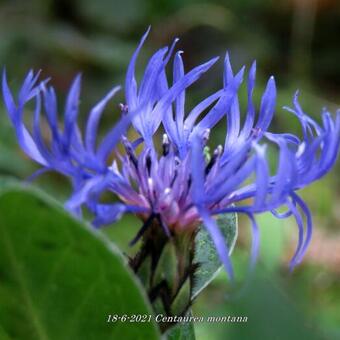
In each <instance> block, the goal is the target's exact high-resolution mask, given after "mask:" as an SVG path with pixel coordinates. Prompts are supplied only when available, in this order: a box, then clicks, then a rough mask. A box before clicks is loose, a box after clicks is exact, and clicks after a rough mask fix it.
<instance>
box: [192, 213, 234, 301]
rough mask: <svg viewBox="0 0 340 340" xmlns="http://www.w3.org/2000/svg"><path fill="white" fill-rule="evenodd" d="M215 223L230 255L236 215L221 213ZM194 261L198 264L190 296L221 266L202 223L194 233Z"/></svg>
mask: <svg viewBox="0 0 340 340" xmlns="http://www.w3.org/2000/svg"><path fill="white" fill-rule="evenodd" d="M217 224H218V226H219V227H220V230H221V232H222V234H223V236H224V237H225V241H226V244H227V246H228V248H229V255H231V253H232V251H233V249H234V245H235V243H236V239H237V230H238V229H237V215H236V214H235V213H233V214H221V215H219V216H218V217H217ZM195 242H196V246H195V257H194V261H195V262H196V263H199V264H200V266H199V268H198V270H197V271H196V274H195V279H196V280H195V285H194V287H193V292H192V298H195V297H196V296H197V295H198V294H199V293H200V292H201V291H202V290H203V289H204V288H205V287H206V286H207V285H208V284H209V283H210V282H211V281H212V280H213V279H214V278H215V276H216V275H217V273H218V272H219V270H220V269H221V268H222V263H221V261H220V259H219V257H218V254H217V253H216V248H215V245H214V242H213V241H212V239H211V237H210V235H209V233H208V232H207V230H206V229H205V228H204V226H203V225H201V226H200V229H199V231H198V233H197V235H196V240H195Z"/></svg>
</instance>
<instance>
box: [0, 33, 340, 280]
mask: <svg viewBox="0 0 340 340" xmlns="http://www.w3.org/2000/svg"><path fill="white" fill-rule="evenodd" d="M147 34H148V32H147V33H146V34H145V35H144V36H143V38H142V40H141V42H140V44H139V46H138V48H137V50H136V51H135V53H134V54H133V56H132V59H131V61H130V64H129V67H128V70H127V73H126V81H125V98H126V103H124V104H122V105H121V116H122V117H121V119H120V120H119V121H118V123H117V124H116V125H115V126H114V127H113V128H112V129H111V131H109V133H108V134H107V135H106V136H104V138H103V139H102V140H101V142H100V143H97V141H96V139H97V129H98V124H99V120H100V117H101V114H102V112H103V110H104V107H105V106H106V104H107V103H108V102H109V100H110V99H111V98H112V97H113V96H114V95H115V93H116V92H117V91H118V90H119V87H114V88H113V89H112V90H111V91H110V92H109V93H108V94H107V95H106V96H105V97H104V98H103V99H102V100H101V101H100V102H99V103H98V104H97V105H96V106H95V107H94V108H93V109H92V110H91V112H90V113H89V118H88V120H87V125H86V129H85V133H84V136H82V134H81V132H80V129H79V127H78V125H77V115H78V104H79V96H80V83H81V79H80V76H77V77H76V78H75V80H74V82H73V84H72V86H71V88H70V91H69V94H68V97H67V100H66V105H65V110H64V124H63V125H64V128H63V129H61V128H60V125H59V124H58V121H57V111H58V109H57V101H56V95H55V91H54V89H53V87H50V86H48V82H47V81H42V82H40V83H38V82H37V78H38V74H37V75H34V74H33V72H30V73H29V74H28V75H27V77H26V78H25V80H24V83H23V85H22V87H21V89H20V91H19V95H18V98H17V100H16V101H15V100H14V99H13V96H12V94H11V91H10V90H9V87H8V85H7V80H6V73H5V72H4V73H3V82H2V88H3V96H4V101H5V105H6V108H7V112H8V115H9V118H10V120H11V122H12V124H13V126H14V128H15V131H16V134H17V138H18V141H19V144H20V146H21V147H22V149H23V150H24V151H25V152H26V154H27V155H28V156H29V157H30V158H32V159H33V160H35V161H36V162H38V163H39V164H40V165H41V166H42V167H43V169H44V170H54V171H58V172H60V173H62V174H64V175H65V176H68V177H69V178H70V179H71V182H72V184H73V193H72V195H71V197H70V199H69V200H68V201H67V202H66V206H67V208H68V209H69V210H71V211H73V212H74V213H77V214H79V213H80V210H81V207H82V206H86V207H87V208H88V209H89V210H90V211H91V212H92V213H93V214H94V221H93V223H94V225H95V226H101V225H105V224H110V223H112V222H114V221H116V220H117V219H118V218H119V217H120V216H121V215H122V214H124V213H125V212H132V213H134V214H136V215H137V216H139V217H140V218H141V220H142V221H143V226H142V228H141V229H140V231H139V232H138V234H137V235H136V237H135V238H134V240H133V242H136V241H137V240H138V239H139V238H140V237H141V236H143V234H144V232H145V231H146V230H147V229H148V228H149V227H150V225H152V224H154V223H157V224H158V225H159V227H160V228H162V230H163V232H164V233H165V234H166V235H168V236H169V237H170V236H171V235H173V234H175V233H180V232H183V231H186V230H194V229H195V228H196V227H197V226H198V225H199V224H200V223H202V222H203V224H204V226H205V227H206V228H207V230H208V232H209V233H210V235H211V238H212V239H213V241H214V243H215V246H216V249H217V252H218V254H219V256H220V258H221V261H222V262H223V263H224V265H225V267H226V269H227V271H228V273H229V274H230V276H233V271H232V266H231V263H230V259H229V255H228V249H227V246H226V244H225V242H224V240H223V237H222V234H221V232H220V230H219V228H218V225H217V223H216V221H215V218H214V216H216V215H218V214H222V213H232V212H236V213H244V214H246V215H247V216H248V217H249V218H250V221H251V225H252V230H253V233H252V235H253V241H252V257H251V258H252V263H254V262H255V259H256V256H257V252H258V244H259V236H258V227H257V224H256V221H255V218H254V215H255V214H257V213H262V212H266V211H270V212H271V213H272V214H273V215H274V216H276V217H277V218H286V217H288V216H291V215H293V216H294V217H295V219H296V223H297V226H298V235H299V240H298V245H297V249H296V252H295V254H294V256H293V259H292V261H291V266H292V267H294V266H295V265H296V264H298V263H299V262H300V261H301V259H302V257H303V255H304V253H305V251H306V249H307V246H308V243H309V241H310V238H311V233H312V222H311V214H310V211H309V209H308V207H307V205H306V203H305V202H304V201H303V200H302V199H301V197H300V196H299V195H298V194H297V193H296V191H297V190H299V189H301V188H303V187H305V186H306V185H308V184H310V183H312V182H313V181H315V180H318V179H319V178H320V177H322V176H323V175H325V174H326V173H327V172H328V171H329V170H330V169H331V167H332V166H333V165H334V163H335V161H336V158H337V155H338V151H339V143H340V113H339V112H337V115H336V118H335V119H333V118H332V116H331V114H330V113H329V112H328V111H327V110H324V111H323V112H322V123H321V124H319V123H317V122H316V121H314V120H313V119H312V118H311V117H309V116H308V115H307V114H306V113H304V112H303V110H302V108H301V106H300V104H299V102H298V94H297V93H296V94H295V96H294V98H293V107H292V108H286V109H287V110H288V111H289V112H291V113H292V114H293V115H295V116H296V117H297V118H298V119H299V121H300V124H301V128H302V138H299V137H297V136H295V135H292V134H289V133H273V132H269V130H268V129H269V126H270V123H271V120H272V118H273V115H274V113H275V110H276V86H275V81H274V78H273V77H270V78H269V80H268V83H267V86H266V88H265V90H264V93H263V95H262V99H261V102H260V105H257V104H256V103H254V101H253V91H254V87H255V75H256V64H255V62H254V63H253V64H252V66H251V67H250V70H249V72H248V76H247V81H246V86H247V107H246V115H245V120H244V122H243V124H242V123H241V113H240V105H239V94H238V93H239V88H240V86H241V84H242V83H243V82H244V78H245V68H244V67H243V68H241V70H240V71H238V72H237V73H236V74H234V72H233V70H232V67H231V64H230V59H229V56H228V54H227V55H226V58H225V60H224V74H223V85H222V87H221V89H220V90H218V91H216V92H214V93H212V94H211V95H210V96H208V97H207V98H205V99H204V100H203V101H201V102H200V103H198V104H197V105H196V106H195V107H194V108H192V109H191V110H190V111H189V112H187V111H186V105H185V97H186V90H187V88H188V87H189V86H190V85H191V84H193V83H194V82H196V81H197V80H198V79H199V78H200V76H201V75H202V74H203V73H205V72H206V71H208V70H209V68H210V67H212V65H213V64H214V63H215V62H216V61H217V58H214V59H212V60H210V61H208V62H206V63H204V64H202V65H199V66H197V67H195V68H193V69H192V70H190V71H189V72H185V70H184V65H183V61H182V56H181V54H182V52H181V51H178V52H176V53H175V54H174V58H173V67H172V69H173V75H172V82H171V83H169V81H168V77H167V74H166V67H167V66H168V64H169V63H170V60H171V57H172V55H173V51H174V49H175V44H176V41H177V40H175V41H174V43H173V44H172V45H171V46H170V48H167V47H165V48H161V49H160V50H158V51H157V52H156V53H155V54H154V55H153V56H152V57H151V58H150V60H149V63H148V64H147V66H146V68H145V71H144V75H143V77H142V79H141V81H140V83H139V84H138V85H137V82H136V80H135V76H134V73H135V64H136V60H137V57H138V54H139V52H140V50H141V48H142V45H143V43H144V41H145V39H146V37H147ZM31 100H35V102H36V109H35V112H34V117H33V129H32V131H29V129H28V128H27V127H26V126H25V124H24V120H23V115H24V107H25V104H26V103H27V102H28V101H31ZM42 109H44V112H45V116H46V119H47V122H48V126H49V129H50V131H51V135H52V139H51V142H50V145H49V146H47V145H46V143H45V141H44V139H43V137H42V132H41V127H40V112H41V110H42ZM224 119H226V137H225V140H224V141H223V144H221V145H218V146H217V147H216V148H215V149H214V150H213V151H212V152H211V153H210V152H209V151H208V150H209V149H208V148H209V137H210V135H211V134H213V129H214V127H215V126H216V124H217V123H219V122H220V121H221V120H224ZM129 126H132V128H133V129H135V131H136V132H137V133H138V134H139V138H138V139H136V140H133V141H131V140H129V139H128V138H127V130H128V128H129ZM158 132H161V133H160V134H159V133H158ZM118 143H121V144H122V145H123V146H124V149H125V152H119V151H118V149H117V148H116V146H117V144H118ZM270 144H271V145H274V146H275V147H276V148H277V152H278V162H277V167H276V169H275V171H274V173H272V172H271V171H270V167H269V164H268V163H269V161H268V154H267V148H268V145H270ZM112 151H115V154H116V157H115V160H114V161H113V163H112V164H108V159H109V156H110V155H111V154H112ZM106 191H108V192H112V193H114V194H115V195H116V196H117V197H118V198H119V202H115V203H112V204H104V203H101V201H100V196H101V194H102V193H103V192H106ZM282 206H285V207H286V211H285V212H284V213H279V212H278V208H280V207H282Z"/></svg>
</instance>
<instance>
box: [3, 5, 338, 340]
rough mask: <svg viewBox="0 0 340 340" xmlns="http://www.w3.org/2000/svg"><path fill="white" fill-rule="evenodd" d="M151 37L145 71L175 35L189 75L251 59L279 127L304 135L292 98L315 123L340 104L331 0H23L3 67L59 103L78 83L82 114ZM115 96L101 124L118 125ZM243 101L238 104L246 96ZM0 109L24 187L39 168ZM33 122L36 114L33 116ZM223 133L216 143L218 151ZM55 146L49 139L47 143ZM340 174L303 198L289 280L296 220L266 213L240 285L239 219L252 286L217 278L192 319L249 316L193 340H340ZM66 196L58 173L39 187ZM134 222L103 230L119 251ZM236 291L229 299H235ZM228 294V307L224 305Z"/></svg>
mask: <svg viewBox="0 0 340 340" xmlns="http://www.w3.org/2000/svg"><path fill="white" fill-rule="evenodd" d="M149 24H151V25H152V32H151V34H150V37H149V38H148V40H147V43H146V46H145V48H144V49H143V52H142V54H141V56H140V59H139V62H138V68H137V69H138V71H137V72H139V74H140V73H141V71H142V70H143V65H145V62H146V60H147V58H148V57H149V56H150V54H151V53H152V51H154V50H155V49H157V48H159V47H161V46H163V45H167V44H169V43H171V41H172V40H173V38H174V37H176V36H178V37H180V39H181V40H180V42H179V44H178V48H179V49H183V50H184V51H185V53H184V60H185V67H186V69H190V68H191V67H194V66H195V65H197V64H199V63H201V62H204V61H206V60H207V59H209V58H211V57H213V56H215V55H219V56H223V55H224V53H225V51H226V50H228V51H229V52H230V55H231V59H232V63H233V66H234V69H235V70H236V69H238V68H240V67H241V66H242V65H243V64H246V65H247V66H250V64H251V62H252V61H253V60H254V59H256V60H257V65H258V73H257V92H256V93H257V96H259V95H260V94H261V92H262V91H263V88H264V86H265V82H266V79H268V77H269V76H270V75H272V74H273V75H275V79H276V82H277V87H278V93H279V96H278V105H277V113H276V117H275V119H274V122H273V126H272V127H271V129H272V130H281V131H286V130H290V131H292V132H295V133H300V130H299V126H298V124H297V122H296V121H295V120H294V119H293V120H292V119H290V118H291V116H290V115H288V114H286V113H284V111H283V110H282V109H281V107H282V106H283V105H290V104H291V100H292V96H293V94H294V92H295V90H296V89H300V90H301V91H300V92H301V103H302V104H303V107H304V109H305V111H306V112H308V114H310V115H311V116H313V117H314V118H315V119H316V120H319V118H320V112H321V109H322V107H324V106H327V107H328V108H329V109H330V110H331V111H333V112H334V111H335V109H336V108H337V107H338V106H339V102H340V47H339V41H340V39H339V37H340V2H339V1H336V0H287V1H284V0H279V1H274V0H272V1H270V0H267V1H266V0H253V1H251V0H242V1H241V0H231V1H222V0H219V1H218V0H215V1H212V0H210V1H193V0H173V1H165V0H125V1H109V0H96V1H94V0H76V1H67V0H61V1H57V0H26V1H24V0H22V1H14V0H13V1H0V65H6V68H7V71H8V77H9V79H10V85H11V86H12V87H13V88H18V86H19V85H20V83H21V81H22V79H23V77H24V75H25V73H26V72H27V71H28V70H29V69H30V68H33V69H35V70H38V69H42V75H43V76H44V77H45V76H46V77H47V76H51V77H52V82H53V84H54V85H55V87H56V89H57V91H58V92H59V94H60V97H59V98H60V103H61V104H62V103H63V98H64V96H65V93H66V91H67V89H68V86H69V84H70V82H71V80H72V78H73V77H74V76H75V75H76V73H78V72H80V71H81V72H82V74H83V95H82V103H81V108H82V117H83V118H85V117H86V113H87V112H88V110H89V109H90V107H91V105H93V104H94V103H95V102H96V101H97V100H99V99H100V98H101V97H102V96H103V95H104V94H105V92H106V91H108V90H109V89H110V88H111V87H112V86H113V85H114V84H123V82H124V74H125V70H126V67H127V64H128V61H129V59H130V56H131V54H132V52H133V50H134V48H135V47H136V44H137V42H138V40H139V39H140V37H141V35H142V34H143V32H144V31H145V30H146V28H147V27H148V25H149ZM221 72H222V63H221V62H220V63H219V65H218V66H216V67H214V68H213V69H212V70H211V72H210V73H209V75H207V76H204V77H203V78H202V80H201V81H200V82H199V84H198V85H195V86H194V87H193V88H192V91H191V92H190V94H189V103H190V102H194V101H197V100H200V99H203V98H204V96H205V95H207V94H209V93H211V91H212V90H213V89H214V88H217V87H218V86H220V85H221V81H222V76H221ZM119 99H121V100H123V99H122V98H118V99H117V101H116V103H115V104H111V107H110V108H109V110H108V112H107V114H106V115H105V118H104V124H103V126H102V130H105V126H104V125H105V124H106V122H107V123H109V124H112V122H113V121H114V120H116V119H117V117H118V116H119V110H118V108H117V106H118V103H119ZM241 102H242V98H241ZM3 111H4V108H3V107H2V106H1V112H0V174H2V175H11V176H15V177H17V178H20V179H23V178H25V177H27V176H28V175H29V174H30V173H31V172H32V171H33V170H34V169H35V165H33V164H32V163H31V162H30V161H28V160H27V159H26V157H25V156H24V155H23V154H22V152H21V151H20V150H19V148H18V147H17V145H16V141H15V137H14V134H13V132H12V130H11V128H10V124H9V122H8V120H7V118H6V117H5V114H4V112H3ZM27 114H28V115H29V112H28V113H27ZM223 133H224V130H223V129H220V130H219V131H217V133H216V134H215V137H214V138H215V140H216V142H218V140H219V139H220V138H222V137H223ZM47 138H48V137H47ZM338 172H339V165H337V167H336V168H335V169H334V170H333V172H332V174H330V175H329V176H327V177H326V178H325V179H323V180H321V181H319V182H318V183H315V184H314V185H313V186H312V187H310V188H308V189H306V190H304V191H303V193H302V195H303V197H304V198H305V199H306V201H307V202H308V203H309V205H310V207H311V210H312V212H313V217H314V226H315V232H314V238H313V241H312V244H311V247H310V249H309V251H308V253H307V255H306V258H305V261H304V262H303V264H302V265H301V266H300V267H299V268H297V269H296V270H295V271H294V272H293V273H292V274H291V273H289V272H288V269H287V263H288V261H289V257H290V256H291V255H292V254H293V251H294V246H295V243H296V237H297V228H296V226H295V224H294V221H292V220H287V221H277V220H275V219H273V218H272V217H271V216H270V215H266V214H265V215H261V216H259V218H258V222H259V225H260V228H261V238H262V240H261V241H262V242H261V258H260V260H259V263H258V266H257V271H256V273H257V274H256V277H255V278H253V280H252V281H249V280H246V279H245V272H246V263H247V258H248V253H249V226H248V222H247V221H246V220H243V219H240V226H239V229H240V230H239V231H240V237H239V239H238V242H237V245H236V250H235V251H234V255H233V261H234V265H235V268H236V272H237V275H238V277H239V281H240V282H241V283H242V282H245V281H246V282H248V289H247V290H246V292H245V293H243V294H242V295H241V297H237V296H236V294H233V293H230V287H229V284H228V282H227V280H226V277H225V274H224V273H221V275H219V276H218V278H217V279H216V280H215V282H214V283H213V284H212V285H211V287H209V288H208V289H207V290H206V291H205V293H204V294H203V295H202V296H201V297H199V298H198V300H197V302H196V304H195V306H194V313H195V314H196V315H204V316H208V315H216V316H217V315H219V316H225V315H246V316H248V317H249V322H248V323H247V324H206V323H203V324H197V325H196V334H197V338H198V339H202V340H204V339H226V338H229V339H293V338H294V339H295V338H296V339H298V338H308V339H314V338H315V339H320V338H323V339H339V338H340V230H339V227H340V210H339V202H340V195H339V192H340V185H339V178H338V176H337V174H338ZM36 184H37V185H39V186H42V187H43V188H44V189H45V190H47V191H49V192H51V193H52V194H54V195H55V196H57V197H60V198H64V197H65V195H66V194H67V192H68V186H67V184H66V182H65V181H64V180H62V178H60V177H59V176H57V175H51V176H45V177H42V178H41V179H39V180H38V181H37V182H36ZM130 223H131V220H129V219H128V220H123V221H122V222H120V223H119V225H118V226H116V227H115V228H111V229H108V233H109V234H110V236H112V237H113V238H114V239H115V241H116V242H117V243H118V244H120V245H121V246H122V247H123V248H124V247H125V246H126V243H127V242H128V240H129V239H131V235H132V232H131V229H129V224H130ZM228 292H229V294H228ZM230 294H231V296H232V297H231V298H230V297H229V296H230Z"/></svg>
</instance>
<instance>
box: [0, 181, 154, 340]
mask: <svg viewBox="0 0 340 340" xmlns="http://www.w3.org/2000/svg"><path fill="white" fill-rule="evenodd" d="M0 216H1V219H0V325H1V327H2V328H0V335H1V334H2V333H3V334H6V335H7V336H8V338H10V339H23V340H31V339H32V340H50V339H56V340H60V339H63V340H67V339H70V340H71V339H72V340H77V339H79V340H80V339H81V340H91V339H93V340H94V339H101V340H102V339H104V340H105V339H119V338H121V339H159V333H158V329H157V326H156V325H155V323H154V322H153V321H152V322H144V323H138V322H131V323H130V322H128V321H126V322H119V321H117V322H109V323H108V322H107V319H108V317H109V314H112V315H114V314H117V315H124V314H125V315H132V314H142V315H150V314H151V307H150V305H149V304H148V302H147V299H146V296H145V295H144V292H143V290H142V288H141V286H140V284H139V281H138V280H137V279H135V277H134V276H133V274H132V272H131V271H130V269H129V268H128V267H127V265H126V261H125V260H124V259H123V257H122V256H121V255H120V253H119V252H118V251H117V249H116V248H115V247H114V245H113V244H112V243H111V242H110V241H108V239H106V238H105V237H104V236H103V235H102V234H101V233H99V232H97V231H95V230H93V229H91V228H90V227H89V226H87V225H86V224H82V223H81V222H79V221H77V220H75V219H74V218H72V217H71V216H70V215H69V214H68V213H67V212H65V211H64V210H63V208H62V207H61V206H60V205H59V204H58V203H56V202H55V201H54V200H52V199H51V198H49V197H47V196H46V195H43V194H42V193H40V192H39V191H37V190H34V189H32V188H30V187H27V186H26V187H23V186H18V185H15V186H13V185H12V186H7V188H6V189H3V190H2V191H1V194H0ZM151 319H153V318H151ZM1 338H2V337H1Z"/></svg>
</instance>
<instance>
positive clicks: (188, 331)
mask: <svg viewBox="0 0 340 340" xmlns="http://www.w3.org/2000/svg"><path fill="white" fill-rule="evenodd" d="M187 315H188V316H192V312H191V311H190V312H188V314H187ZM165 336H166V339H167V340H195V339H196V338H195V328H194V324H193V323H192V322H183V323H179V324H177V325H175V326H173V327H171V328H170V329H169V330H168V331H167V332H166V333H165Z"/></svg>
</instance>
